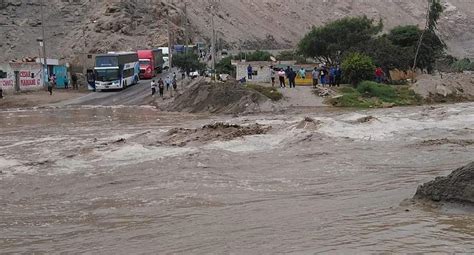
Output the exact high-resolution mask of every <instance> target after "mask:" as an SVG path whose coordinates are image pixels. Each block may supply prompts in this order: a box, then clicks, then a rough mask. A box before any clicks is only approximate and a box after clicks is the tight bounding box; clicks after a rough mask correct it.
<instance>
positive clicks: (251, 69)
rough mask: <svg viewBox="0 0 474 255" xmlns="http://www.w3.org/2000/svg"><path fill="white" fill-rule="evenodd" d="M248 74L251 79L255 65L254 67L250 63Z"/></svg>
mask: <svg viewBox="0 0 474 255" xmlns="http://www.w3.org/2000/svg"><path fill="white" fill-rule="evenodd" d="M247 76H248V78H249V80H251V79H252V76H253V67H252V65H250V64H249V65H248V66H247Z"/></svg>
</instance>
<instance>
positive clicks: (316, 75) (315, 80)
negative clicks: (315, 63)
mask: <svg viewBox="0 0 474 255" xmlns="http://www.w3.org/2000/svg"><path fill="white" fill-rule="evenodd" d="M311 75H312V78H313V87H314V88H316V87H317V86H318V83H319V70H318V68H317V67H315V68H314V70H313V71H312V72H311Z"/></svg>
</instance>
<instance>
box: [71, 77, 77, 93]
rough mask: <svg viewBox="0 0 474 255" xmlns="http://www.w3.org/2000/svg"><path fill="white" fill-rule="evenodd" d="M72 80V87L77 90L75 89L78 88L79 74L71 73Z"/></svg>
mask: <svg viewBox="0 0 474 255" xmlns="http://www.w3.org/2000/svg"><path fill="white" fill-rule="evenodd" d="M71 81H72V89H73V90H75V89H78V87H77V75H76V73H73V74H72V75H71Z"/></svg>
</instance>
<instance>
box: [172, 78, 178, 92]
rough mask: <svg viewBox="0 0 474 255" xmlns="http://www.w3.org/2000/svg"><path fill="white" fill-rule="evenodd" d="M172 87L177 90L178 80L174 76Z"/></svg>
mask: <svg viewBox="0 0 474 255" xmlns="http://www.w3.org/2000/svg"><path fill="white" fill-rule="evenodd" d="M172 83H173V89H174V91H177V90H178V81H177V80H176V78H173V82H172Z"/></svg>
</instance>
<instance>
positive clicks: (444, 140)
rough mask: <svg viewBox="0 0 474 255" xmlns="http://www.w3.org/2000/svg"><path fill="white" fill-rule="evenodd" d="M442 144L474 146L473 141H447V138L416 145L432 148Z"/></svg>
mask: <svg viewBox="0 0 474 255" xmlns="http://www.w3.org/2000/svg"><path fill="white" fill-rule="evenodd" d="M444 144H453V145H459V146H462V147H467V146H471V145H474V140H461V139H448V138H443V139H433V140H425V141H422V142H420V143H418V144H417V145H419V146H434V145H444Z"/></svg>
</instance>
